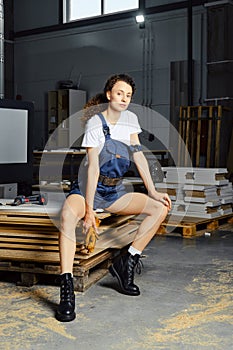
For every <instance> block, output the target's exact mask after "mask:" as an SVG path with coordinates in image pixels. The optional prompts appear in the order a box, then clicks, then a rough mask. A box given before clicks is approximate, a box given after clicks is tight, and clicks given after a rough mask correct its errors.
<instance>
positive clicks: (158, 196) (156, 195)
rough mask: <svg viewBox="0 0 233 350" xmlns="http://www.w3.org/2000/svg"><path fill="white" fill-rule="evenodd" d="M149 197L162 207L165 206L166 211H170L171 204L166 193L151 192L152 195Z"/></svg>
mask: <svg viewBox="0 0 233 350" xmlns="http://www.w3.org/2000/svg"><path fill="white" fill-rule="evenodd" d="M149 196H150V197H151V198H154V199H155V200H156V201H158V202H161V203H163V205H165V206H166V207H167V208H168V210H171V207H172V202H171V199H170V197H169V195H168V194H167V193H162V192H157V191H153V193H150V194H149Z"/></svg>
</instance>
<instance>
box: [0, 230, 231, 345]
mask: <svg viewBox="0 0 233 350" xmlns="http://www.w3.org/2000/svg"><path fill="white" fill-rule="evenodd" d="M232 248H233V228H232V226H231V228H230V227H225V228H222V229H221V230H219V231H215V232H214V234H212V235H211V236H210V237H204V236H203V237H200V238H196V239H182V238H181V237H174V236H173V237H156V238H154V239H153V240H152V242H151V243H150V245H149V246H148V248H147V249H146V250H145V251H144V255H145V257H144V258H143V263H144V269H143V272H142V274H141V275H136V282H137V283H138V285H139V286H140V289H141V295H140V296H139V297H130V296H125V295H122V294H120V293H118V292H117V291H116V290H115V288H116V287H117V285H116V281H115V279H113V278H112V277H111V276H110V275H107V276H106V277H104V278H103V279H102V280H100V281H99V282H98V283H96V284H95V285H94V286H92V287H91V288H89V289H88V290H87V291H86V292H84V293H76V304H77V306H76V311H77V318H76V320H75V321H73V322H70V323H59V322H57V321H56V320H55V319H54V310H55V307H56V304H57V303H58V301H59V289H58V287H56V286H45V285H36V286H33V287H31V288H26V287H22V286H21V287H20V286H16V285H15V283H10V282H0V288H1V297H0V339H1V341H0V349H4V350H8V349H9V350H14V349H22V350H25V349H48V350H53V349H54V350H55V349H56V350H59V349H67V350H69V349H80V350H92V349H94V350H105V349H106V350H111V349H121V350H122V349H123V350H125V349H127V350H142V349H150V350H151V349H169V350H170V349H172V350H173V349H174V350H176V349H177V350H180V349H187V350H191V349H203V350H204V349H205V350H207V349H211V350H213V349H224V350H227V349H233V335H232V334H233V288H232V287H233V253H232ZM0 277H1V276H0ZM0 281H2V279H1V278H0Z"/></svg>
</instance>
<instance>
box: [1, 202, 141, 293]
mask: <svg viewBox="0 0 233 350" xmlns="http://www.w3.org/2000/svg"><path fill="white" fill-rule="evenodd" d="M1 202H4V200H1ZM97 216H98V218H99V220H100V221H101V224H100V227H99V239H98V241H97V244H96V247H95V249H94V251H93V252H92V253H89V254H88V253H87V252H85V250H84V249H83V241H84V238H85V236H84V235H83V234H82V224H80V226H79V227H77V230H76V231H77V232H76V237H77V250H76V254H75V259H74V281H75V289H76V290H77V291H84V290H85V289H86V288H88V287H89V286H90V285H92V284H93V283H95V282H96V281H97V280H99V279H100V278H101V277H103V276H104V275H105V274H106V273H107V272H108V267H109V265H110V264H111V262H112V259H114V258H115V257H116V256H117V255H118V254H120V251H121V249H124V247H126V246H127V245H128V244H130V243H131V242H132V241H133V239H134V236H135V234H136V230H137V227H138V223H136V222H135V221H134V219H133V218H134V216H132V215H131V216H129V215H128V216H121V215H109V214H107V213H99V214H97ZM58 222H59V212H57V210H56V205H55V206H54V209H53V208H48V207H47V206H45V207H43V206H38V205H33V204H24V205H21V206H18V207H11V206H9V205H6V204H4V203H3V205H2V206H1V207H0V271H7V272H10V271H11V272H18V273H20V277H21V283H23V284H26V285H30V284H34V283H35V282H36V280H37V278H38V277H39V276H41V275H44V274H50V275H51V274H52V275H56V274H59V273H60V266H59V261H60V259H59V246H58V237H59V228H58V226H59V225H58Z"/></svg>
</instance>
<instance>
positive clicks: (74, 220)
mask: <svg viewBox="0 0 233 350" xmlns="http://www.w3.org/2000/svg"><path fill="white" fill-rule="evenodd" d="M78 197H79V198H75V197H74V198H72V200H70V198H69V197H68V199H66V201H65V203H64V205H63V208H62V211H61V215H60V226H61V232H64V233H65V232H66V231H67V230H68V231H69V232H70V231H71V230H74V229H75V228H76V226H77V224H78V222H79V220H80V219H81V218H82V217H83V216H84V212H85V205H84V200H83V199H82V198H80V196H78ZM80 199H81V200H80Z"/></svg>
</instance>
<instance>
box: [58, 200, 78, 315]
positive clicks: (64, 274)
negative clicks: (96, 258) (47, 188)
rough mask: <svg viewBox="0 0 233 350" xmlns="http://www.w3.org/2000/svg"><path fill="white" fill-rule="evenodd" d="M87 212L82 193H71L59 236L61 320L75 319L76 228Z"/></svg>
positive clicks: (65, 205) (65, 206)
mask: <svg viewBox="0 0 233 350" xmlns="http://www.w3.org/2000/svg"><path fill="white" fill-rule="evenodd" d="M84 214H85V202H84V198H83V197H82V196H80V195H76V194H75V195H70V196H69V197H68V198H67V199H66V201H65V203H64V206H63V209H62V213H61V227H60V237H59V250H60V264H61V275H60V303H59V306H58V308H57V311H56V319H57V320H58V321H61V322H69V321H73V320H74V319H75V317H76V314H75V294H74V283H73V275H72V271H73V262H74V255H75V251H76V236H75V229H76V226H77V223H78V221H79V220H80V219H81V218H82V217H83V216H84Z"/></svg>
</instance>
